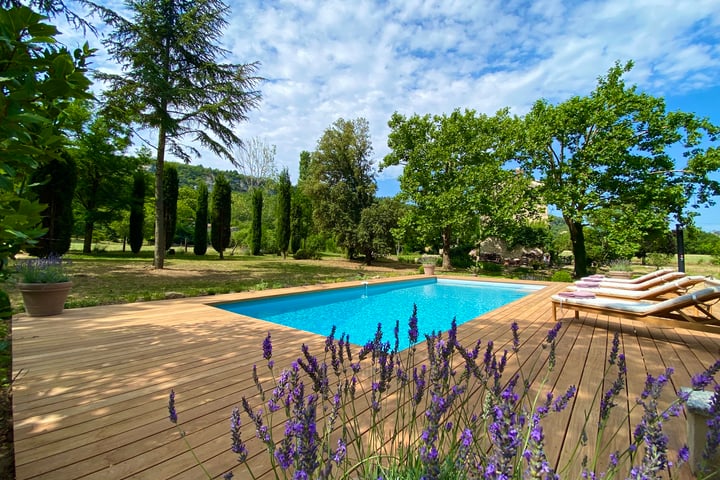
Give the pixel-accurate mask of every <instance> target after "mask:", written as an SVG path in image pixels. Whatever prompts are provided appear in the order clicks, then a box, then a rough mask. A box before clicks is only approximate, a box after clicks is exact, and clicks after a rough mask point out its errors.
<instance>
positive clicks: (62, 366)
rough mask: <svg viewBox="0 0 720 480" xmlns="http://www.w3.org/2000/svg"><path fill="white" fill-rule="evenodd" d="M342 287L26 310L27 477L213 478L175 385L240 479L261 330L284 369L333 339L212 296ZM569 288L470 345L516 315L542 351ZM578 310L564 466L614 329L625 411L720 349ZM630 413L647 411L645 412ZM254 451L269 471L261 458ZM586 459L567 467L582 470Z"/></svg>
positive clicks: (23, 418)
mask: <svg viewBox="0 0 720 480" xmlns="http://www.w3.org/2000/svg"><path fill="white" fill-rule="evenodd" d="M353 284H357V282H354V283H353ZM343 285H344V284H334V285H329V286H323V287H307V288H305V287H303V288H292V289H285V290H282V291H264V292H254V293H245V294H232V295H223V296H217V297H203V298H193V299H178V300H166V301H161V302H147V303H133V304H126V305H116V306H104V307H94V308H81V309H72V310H67V311H66V312H64V313H63V314H62V315H60V316H56V317H50V318H31V317H26V316H24V315H19V316H17V317H16V318H15V319H14V320H13V331H12V335H13V371H14V375H15V377H16V381H15V384H14V389H13V391H14V397H13V402H14V425H15V459H16V477H17V478H18V479H23V480H24V479H40V478H52V479H54V480H58V479H71V478H72V479H75V478H83V479H124V478H147V479H154V480H160V479H170V478H180V479H183V478H187V479H197V478H205V477H204V474H203V472H202V471H201V470H200V469H199V467H198V466H197V464H196V462H195V460H194V459H193V457H192V456H191V455H190V454H189V453H187V451H186V447H185V443H184V439H183V438H181V437H180V435H179V434H178V431H177V429H176V428H175V427H174V426H173V425H172V424H171V423H170V422H169V421H168V411H167V400H168V393H169V391H170V389H174V390H175V392H176V395H177V397H176V402H177V410H178V414H179V417H180V423H181V424H182V428H183V430H184V431H185V432H186V436H185V439H186V440H187V441H188V442H189V443H190V444H191V445H193V447H194V448H195V452H196V454H197V455H198V457H199V458H200V459H201V460H202V462H203V463H204V465H205V467H206V468H207V469H208V470H209V472H211V474H212V475H213V476H222V474H223V473H224V472H226V471H228V470H231V469H232V470H234V471H235V474H236V476H235V478H245V476H244V475H243V474H242V471H241V469H240V468H239V467H238V466H237V463H236V456H235V455H234V454H233V453H231V452H230V451H229V444H230V438H229V434H228V431H229V420H228V418H229V414H230V411H231V410H232V408H233V407H234V406H237V405H239V403H240V399H241V397H242V396H243V395H245V396H251V395H254V394H255V393H256V390H255V386H254V384H253V382H252V379H251V371H252V365H253V364H262V349H261V344H262V340H263V339H264V338H265V335H266V334H267V332H268V331H270V332H271V333H272V339H273V345H274V359H275V362H276V365H277V366H278V368H282V367H285V366H287V365H289V363H290V361H292V360H294V359H296V358H297V357H298V355H299V353H300V346H301V345H302V343H307V344H308V345H310V347H311V350H312V351H314V352H318V354H319V352H320V351H321V349H322V346H323V343H324V337H320V336H316V335H312V334H308V333H304V332H299V331H297V330H293V329H290V328H285V327H281V326H277V325H274V324H269V323H266V322H262V321H257V320H254V319H248V318H245V317H238V316H237V315H235V314H232V313H229V312H226V311H224V310H220V309H217V308H213V307H212V306H210V304H211V303H213V302H219V301H231V300H236V299H244V298H256V297H260V296H265V295H273V294H278V293H286V292H299V291H305V290H310V289H317V288H335V287H339V286H343ZM563 287H564V285H562V284H552V285H548V286H547V287H546V288H544V289H543V290H540V291H538V292H535V293H533V294H531V295H529V296H527V297H525V298H524V299H521V300H519V301H516V302H513V303H511V304H509V305H507V306H505V307H503V308H500V309H497V310H495V311H492V312H490V313H488V314H486V315H484V316H482V317H480V318H478V319H476V320H473V321H471V322H468V323H466V324H465V325H462V326H461V327H460V328H459V332H458V336H459V338H460V339H461V341H462V343H463V344H464V345H470V344H471V343H474V342H475V340H476V339H478V338H481V339H483V340H494V341H495V342H496V345H503V344H507V343H508V342H510V341H511V338H512V337H511V333H510V329H509V325H510V323H511V322H512V321H516V322H518V324H519V325H520V335H521V340H522V347H521V354H522V352H525V351H527V352H533V351H540V349H539V345H540V344H541V343H542V341H543V339H544V337H545V335H546V334H547V331H548V330H549V329H550V328H551V327H552V315H551V305H550V301H549V298H548V297H549V296H550V295H551V294H553V293H555V292H557V291H559V290H561V289H562V288H563ZM409 314H410V312H408V316H409ZM572 316H573V313H572V312H570V311H566V312H564V314H563V315H562V317H564V325H563V327H562V330H561V332H560V336H559V342H558V350H557V361H558V363H557V368H556V370H555V371H554V373H553V376H552V377H551V378H550V385H554V386H555V389H556V392H557V393H561V392H564V391H565V389H566V388H567V387H568V386H569V385H572V384H574V385H577V386H578V388H579V391H580V394H579V395H578V397H577V400H576V401H575V402H573V404H572V405H571V408H569V409H567V410H566V411H565V412H564V413H563V414H562V415H560V416H556V417H555V418H554V420H553V422H552V424H551V425H550V426H546V428H547V429H549V430H546V436H547V438H548V442H549V444H548V454H549V455H550V457H551V460H552V459H557V458H558V457H560V464H562V463H563V459H564V458H565V457H567V455H568V454H569V452H570V451H571V449H572V448H574V446H575V445H576V444H577V443H578V441H579V433H580V426H581V424H582V422H583V420H584V413H585V410H586V409H587V408H588V405H589V403H590V402H591V401H592V398H591V397H592V393H593V392H594V391H595V390H596V389H597V388H598V385H599V381H600V374H601V372H602V369H603V365H604V363H605V359H606V357H607V354H608V352H609V349H610V347H611V341H612V338H613V333H614V332H616V331H617V332H620V333H621V335H622V337H621V340H622V341H621V348H622V351H624V353H625V354H626V356H627V359H628V382H627V383H628V387H629V390H630V395H629V397H630V399H629V400H628V402H627V404H626V405H624V407H625V408H627V407H628V405H630V406H632V403H633V400H634V398H635V397H637V396H639V394H640V392H641V391H642V389H643V386H644V382H645V377H646V374H647V373H651V374H653V375H658V374H660V373H662V372H663V371H664V369H665V368H666V367H667V366H672V367H674V368H675V374H674V375H673V377H672V384H673V387H674V388H676V389H678V388H680V387H682V386H687V385H689V383H690V377H691V376H692V375H693V374H695V373H698V372H700V371H701V370H702V369H703V368H705V367H706V366H708V365H710V364H712V363H713V362H714V361H715V360H716V359H717V358H719V357H720V333H715V332H706V331H698V330H689V329H685V328H679V327H678V326H677V325H675V324H662V323H660V324H649V323H646V322H638V321H631V320H621V319H616V318H608V317H605V316H597V315H586V314H581V315H580V319H579V321H573V320H572ZM529 358H530V357H528V359H529ZM420 360H422V358H420ZM670 393H671V392H668V398H670V397H671V396H672V395H671V394H670ZM631 416H632V417H633V419H637V418H639V413H637V410H636V412H635V413H633V414H632V415H631ZM244 423H247V422H244ZM631 423H632V422H631ZM632 425H634V423H632ZM669 425H672V426H671V427H670V429H669V430H668V432H669V435H670V437H671V448H673V449H675V448H677V447H678V445H680V444H681V443H683V442H684V438H685V422H684V419H675V420H674V421H672V422H670V424H669ZM631 428H632V427H631V425H629V424H628V425H627V428H624V430H623V431H624V433H623V435H621V436H620V437H621V438H619V440H618V442H619V444H623V442H624V444H625V445H627V442H628V438H629V436H630V435H631V433H630V432H631V430H630V429H631ZM252 436H253V433H252V431H251V430H247V431H246V432H245V433H244V438H246V439H248V438H251V437H252ZM253 461H254V462H257V464H258V467H259V469H260V470H261V469H262V462H263V456H262V455H258V457H257V458H256V459H253ZM577 469H578V467H577V466H576V467H575V468H574V469H573V470H572V471H570V472H568V473H567V474H566V475H564V478H578V475H577ZM682 476H684V477H686V478H688V477H689V473H688V472H684V474H683V475H682Z"/></svg>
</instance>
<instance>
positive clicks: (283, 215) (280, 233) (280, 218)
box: [275, 168, 292, 258]
mask: <svg viewBox="0 0 720 480" xmlns="http://www.w3.org/2000/svg"><path fill="white" fill-rule="evenodd" d="M277 194H278V199H277V227H276V228H275V238H276V239H277V247H278V250H279V251H280V253H281V254H282V256H283V258H285V256H286V255H287V252H288V248H289V247H290V208H291V202H292V183H290V173H289V172H288V169H287V168H285V169H283V171H282V172H280V178H279V182H278V191H277Z"/></svg>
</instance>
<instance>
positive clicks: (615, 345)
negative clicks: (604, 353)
mask: <svg viewBox="0 0 720 480" xmlns="http://www.w3.org/2000/svg"><path fill="white" fill-rule="evenodd" d="M619 351H620V334H619V333H618V332H615V335H614V336H613V341H612V349H611V350H610V356H609V357H608V363H610V365H615V360H617V356H618V352H619Z"/></svg>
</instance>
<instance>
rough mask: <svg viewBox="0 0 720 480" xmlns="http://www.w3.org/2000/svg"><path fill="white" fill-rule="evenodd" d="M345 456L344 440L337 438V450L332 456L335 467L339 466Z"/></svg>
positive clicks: (345, 446)
mask: <svg viewBox="0 0 720 480" xmlns="http://www.w3.org/2000/svg"><path fill="white" fill-rule="evenodd" d="M346 455H347V445H346V444H345V440H343V439H342V438H338V441H337V449H336V450H335V453H334V454H333V462H335V464H336V465H340V464H341V463H342V461H343V460H345V456H346Z"/></svg>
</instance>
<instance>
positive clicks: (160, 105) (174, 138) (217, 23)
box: [92, 0, 261, 268]
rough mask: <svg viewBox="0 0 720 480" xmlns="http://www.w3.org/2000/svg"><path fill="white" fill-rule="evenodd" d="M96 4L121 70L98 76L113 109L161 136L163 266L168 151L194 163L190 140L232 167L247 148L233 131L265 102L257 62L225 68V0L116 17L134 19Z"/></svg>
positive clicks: (129, 5)
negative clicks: (236, 156)
mask: <svg viewBox="0 0 720 480" xmlns="http://www.w3.org/2000/svg"><path fill="white" fill-rule="evenodd" d="M92 6H93V7H94V9H95V10H96V12H99V13H100V14H101V15H102V17H103V19H104V20H105V22H106V23H107V24H108V25H109V26H110V27H111V28H112V29H113V30H112V32H111V33H110V34H109V35H108V36H107V37H105V38H106V39H105V41H104V44H105V46H106V47H107V49H108V52H109V54H110V55H111V56H112V57H113V59H114V60H115V61H116V62H117V63H118V64H119V66H120V69H119V71H120V72H121V73H119V74H109V73H99V74H96V78H99V79H100V80H103V81H105V82H106V83H107V86H108V93H107V94H106V97H107V100H108V102H107V107H108V108H107V111H109V112H113V113H114V114H117V115H119V116H130V117H131V119H132V121H134V122H135V123H137V124H139V125H140V126H141V127H143V128H148V129H153V130H155V131H156V132H157V157H156V161H155V215H156V221H155V255H154V266H155V268H163V265H164V259H165V245H166V243H165V229H164V228H163V225H164V223H163V219H164V218H165V216H164V213H163V210H164V207H165V204H164V201H163V176H164V174H165V153H166V150H167V151H168V152H169V153H172V154H173V155H174V156H176V157H178V158H179V159H181V160H183V161H185V162H189V161H190V159H191V158H190V154H195V155H196V154H197V153H198V149H197V147H196V146H195V145H189V146H188V145H187V144H185V143H183V141H182V140H183V138H186V137H187V136H188V135H189V136H191V137H192V140H193V141H194V142H196V144H199V145H201V146H202V147H204V148H207V149H209V150H210V151H211V152H212V153H214V154H215V155H218V156H221V157H224V158H227V159H228V160H230V162H233V163H234V162H235V159H234V155H233V151H234V149H235V148H237V147H238V146H241V145H242V141H241V139H240V137H238V136H237V134H236V133H235V131H234V127H235V126H236V125H237V124H238V123H240V122H243V121H246V120H247V115H248V112H249V111H250V110H252V109H254V108H255V107H257V105H258V103H259V101H260V92H258V91H257V90H255V87H256V85H257V84H258V83H259V81H260V80H261V79H260V78H259V77H256V76H255V72H256V70H257V67H258V64H257V63H249V64H227V63H219V60H220V59H221V58H223V57H224V56H226V55H227V54H228V53H229V52H228V51H226V50H225V49H224V48H222V46H221V43H222V33H223V30H224V29H225V27H227V23H228V22H227V16H228V14H229V7H228V5H227V4H226V3H225V2H223V1H222V0H195V1H192V2H190V1H179V0H125V2H124V6H125V8H123V9H122V10H120V9H118V11H126V12H129V14H130V15H132V17H131V18H129V19H128V18H124V17H122V16H120V15H119V14H118V13H116V12H115V11H113V10H111V9H109V8H106V7H103V6H100V5H97V3H94V4H92ZM188 152H189V153H188Z"/></svg>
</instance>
